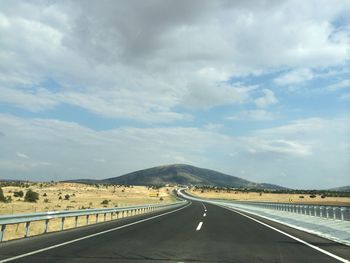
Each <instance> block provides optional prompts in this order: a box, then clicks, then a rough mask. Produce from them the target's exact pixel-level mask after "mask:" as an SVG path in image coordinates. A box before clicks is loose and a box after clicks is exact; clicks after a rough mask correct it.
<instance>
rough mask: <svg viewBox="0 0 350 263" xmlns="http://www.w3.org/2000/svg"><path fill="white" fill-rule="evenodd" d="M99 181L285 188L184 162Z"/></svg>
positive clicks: (130, 183)
mask: <svg viewBox="0 0 350 263" xmlns="http://www.w3.org/2000/svg"><path fill="white" fill-rule="evenodd" d="M101 183H110V184H124V185H164V184H178V185H207V186H218V187H237V188H261V189H262V188H267V189H286V188H284V187H281V186H277V185H272V184H258V183H254V182H250V181H248V180H245V179H242V178H239V177H235V176H231V175H227V174H224V173H220V172H217V171H214V170H209V169H204V168H199V167H195V166H191V165H185V164H173V165H164V166H157V167H153V168H149V169H144V170H139V171H136V172H132V173H128V174H125V175H122V176H118V177H113V178H108V179H105V180H101Z"/></svg>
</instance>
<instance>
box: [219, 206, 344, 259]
mask: <svg viewBox="0 0 350 263" xmlns="http://www.w3.org/2000/svg"><path fill="white" fill-rule="evenodd" d="M218 206H220V205H218ZM220 207H222V208H224V209H227V210H229V211H232V212H235V213H237V214H240V215H242V216H244V217H246V218H249V219H251V220H253V221H255V222H257V223H259V224H261V225H263V226H266V227H268V228H270V229H272V230H275V231H277V232H279V233H281V234H283V235H285V236H287V237H289V238H292V239H294V240H296V241H298V242H300V243H302V244H304V245H306V246H308V247H311V248H313V249H315V250H317V251H319V252H321V253H323V254H326V255H327V256H330V257H332V258H335V259H337V260H339V261H341V262H344V263H349V262H350V261H349V260H347V259H345V258H342V257H339V256H337V255H335V254H333V253H331V252H328V251H326V250H324V249H322V248H320V247H317V246H315V245H312V244H310V243H308V242H306V241H304V240H302V239H300V238H297V237H295V236H293V235H291V234H288V233H286V232H284V231H282V230H279V229H277V228H275V227H273V226H270V225H268V224H266V223H264V222H261V221H259V220H258V219H255V218H253V217H251V216H248V215H246V214H243V213H241V212H239V211H237V210H235V209H233V208H227V207H224V206H220Z"/></svg>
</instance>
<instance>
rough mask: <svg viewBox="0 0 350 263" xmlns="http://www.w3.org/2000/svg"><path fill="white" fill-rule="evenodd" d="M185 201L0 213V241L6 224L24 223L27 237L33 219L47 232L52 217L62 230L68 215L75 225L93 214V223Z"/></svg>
mask: <svg viewBox="0 0 350 263" xmlns="http://www.w3.org/2000/svg"><path fill="white" fill-rule="evenodd" d="M185 203H187V201H179V202H174V203H166V204H147V205H137V206H126V207H114V208H97V209H82V210H64V211H50V212H37V213H23V214H14V215H1V216H0V225H1V227H0V242H1V241H2V240H3V237H4V233H5V230H6V226H7V225H11V224H21V223H25V234H24V237H29V228H30V223H31V222H34V221H44V223H45V230H44V233H47V232H48V227H49V221H50V219H54V218H61V228H60V229H61V231H62V230H64V222H65V219H66V218H68V217H74V218H75V227H77V226H78V218H79V217H82V216H85V217H86V225H88V224H89V218H90V216H95V223H98V222H99V215H103V221H102V222H104V221H106V215H107V214H110V218H111V220H114V219H118V218H124V217H126V216H133V215H138V214H144V213H149V212H152V211H155V210H159V209H165V208H169V207H178V206H181V205H183V204H185Z"/></svg>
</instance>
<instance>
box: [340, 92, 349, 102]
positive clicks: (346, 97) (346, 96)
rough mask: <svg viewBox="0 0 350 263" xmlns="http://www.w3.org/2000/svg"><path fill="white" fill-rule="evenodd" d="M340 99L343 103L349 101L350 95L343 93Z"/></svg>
mask: <svg viewBox="0 0 350 263" xmlns="http://www.w3.org/2000/svg"><path fill="white" fill-rule="evenodd" d="M340 99H341V100H344V101H350V93H344V94H343V95H341V96H340Z"/></svg>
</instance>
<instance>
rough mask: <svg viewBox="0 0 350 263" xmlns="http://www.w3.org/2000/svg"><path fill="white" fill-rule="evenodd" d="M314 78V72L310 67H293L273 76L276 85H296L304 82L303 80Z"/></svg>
mask: <svg viewBox="0 0 350 263" xmlns="http://www.w3.org/2000/svg"><path fill="white" fill-rule="evenodd" d="M313 78H314V73H313V72H312V71H311V70H310V69H305V68H303V69H295V70H292V71H289V72H287V73H284V74H282V75H280V76H279V77H277V78H275V80H274V82H275V83H276V84H277V85H281V86H285V85H296V84H304V83H305V82H307V81H309V80H312V79H313Z"/></svg>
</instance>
